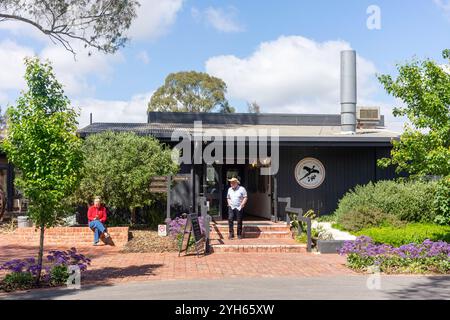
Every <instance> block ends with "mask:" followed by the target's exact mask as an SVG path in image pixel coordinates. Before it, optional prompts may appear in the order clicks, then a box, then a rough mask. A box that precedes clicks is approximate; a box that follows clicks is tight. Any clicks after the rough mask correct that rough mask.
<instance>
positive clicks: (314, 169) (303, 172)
mask: <svg viewBox="0 0 450 320" xmlns="http://www.w3.org/2000/svg"><path fill="white" fill-rule="evenodd" d="M295 179H296V180H297V182H298V184H299V185H301V186H302V187H303V188H306V189H315V188H317V187H319V186H320V185H321V184H322V183H323V181H324V180H325V167H324V166H323V164H322V162H320V161H319V160H317V159H315V158H304V159H302V160H301V161H300V162H299V163H298V164H297V166H296V167H295Z"/></svg>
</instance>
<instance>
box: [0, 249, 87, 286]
mask: <svg viewBox="0 0 450 320" xmlns="http://www.w3.org/2000/svg"><path fill="white" fill-rule="evenodd" d="M90 264H91V259H89V258H87V257H86V256H84V255H83V254H81V253H78V252H77V249H75V248H71V249H70V250H66V251H61V250H51V251H49V252H48V255H47V256H46V257H45V258H44V261H43V264H42V275H41V281H42V283H43V284H46V285H61V284H64V283H65V282H66V281H67V279H68V277H69V273H68V271H67V267H68V266H71V265H72V266H73V265H77V266H78V267H79V268H80V271H85V270H87V266H88V265H90ZM0 270H4V271H7V272H8V274H7V275H6V276H5V278H4V279H3V280H1V281H0V288H1V289H3V290H5V291H12V290H16V289H27V288H30V287H32V286H33V285H34V282H35V281H34V280H35V279H36V277H37V275H38V270H39V266H38V264H37V260H36V259H35V258H32V257H31V258H26V259H13V260H10V261H8V262H5V263H4V264H2V265H0Z"/></svg>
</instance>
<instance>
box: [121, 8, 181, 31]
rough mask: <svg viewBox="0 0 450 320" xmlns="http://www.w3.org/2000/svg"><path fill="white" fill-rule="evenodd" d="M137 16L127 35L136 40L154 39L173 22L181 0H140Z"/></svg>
mask: <svg viewBox="0 0 450 320" xmlns="http://www.w3.org/2000/svg"><path fill="white" fill-rule="evenodd" d="M140 3H141V6H140V7H139V8H138V11H137V18H136V19H135V20H134V21H133V22H132V24H131V27H130V30H129V31H128V35H129V36H130V37H131V38H133V39H137V40H145V39H156V38H158V37H160V36H161V35H164V34H165V33H166V32H167V31H168V29H169V28H170V27H171V26H172V24H173V23H174V22H175V19H176V17H177V13H178V12H179V11H180V9H181V7H182V5H183V0H145V1H140Z"/></svg>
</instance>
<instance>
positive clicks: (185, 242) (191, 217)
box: [178, 213, 206, 256]
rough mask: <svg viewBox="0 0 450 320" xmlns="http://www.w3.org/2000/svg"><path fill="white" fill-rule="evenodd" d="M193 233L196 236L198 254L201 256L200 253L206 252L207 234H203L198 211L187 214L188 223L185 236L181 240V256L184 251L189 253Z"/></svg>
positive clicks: (185, 227) (179, 253)
mask: <svg viewBox="0 0 450 320" xmlns="http://www.w3.org/2000/svg"><path fill="white" fill-rule="evenodd" d="M191 235H193V236H194V240H195V244H194V246H195V251H196V253H197V256H199V255H200V254H206V238H205V235H204V234H202V231H201V229H200V222H199V221H198V215H197V214H196V213H191V214H188V215H187V219H186V225H185V226H184V232H183V238H182V240H181V244H180V248H179V252H178V256H180V255H181V253H182V252H183V251H184V252H185V254H187V253H188V250H189V242H190V240H191Z"/></svg>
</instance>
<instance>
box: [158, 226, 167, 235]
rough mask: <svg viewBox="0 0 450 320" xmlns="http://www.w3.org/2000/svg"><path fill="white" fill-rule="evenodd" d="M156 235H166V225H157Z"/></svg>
mask: <svg viewBox="0 0 450 320" xmlns="http://www.w3.org/2000/svg"><path fill="white" fill-rule="evenodd" d="M158 236H160V237H167V225H165V224H159V225H158Z"/></svg>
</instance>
